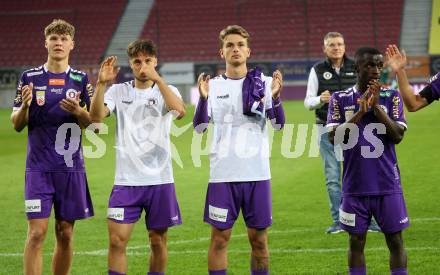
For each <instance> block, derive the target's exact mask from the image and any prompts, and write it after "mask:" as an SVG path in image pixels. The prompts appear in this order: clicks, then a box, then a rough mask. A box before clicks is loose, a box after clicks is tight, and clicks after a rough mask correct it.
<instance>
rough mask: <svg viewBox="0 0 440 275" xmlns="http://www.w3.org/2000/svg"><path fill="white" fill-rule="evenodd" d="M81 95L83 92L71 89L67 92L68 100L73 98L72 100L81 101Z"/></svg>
mask: <svg viewBox="0 0 440 275" xmlns="http://www.w3.org/2000/svg"><path fill="white" fill-rule="evenodd" d="M80 94H81V92H79V91H77V90H75V89H69V90H67V92H66V98H71V99H77V100H78V99H79V95H80Z"/></svg>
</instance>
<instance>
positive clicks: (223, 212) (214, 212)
mask: <svg viewBox="0 0 440 275" xmlns="http://www.w3.org/2000/svg"><path fill="white" fill-rule="evenodd" d="M227 217H228V209H224V208H218V207H215V206H212V205H209V218H210V219H211V220H214V221H218V222H226V218H227Z"/></svg>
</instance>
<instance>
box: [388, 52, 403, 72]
mask: <svg viewBox="0 0 440 275" xmlns="http://www.w3.org/2000/svg"><path fill="white" fill-rule="evenodd" d="M385 57H386V62H387V64H388V66H390V67H391V69H392V70H393V71H394V72H397V71H399V70H402V69H405V66H406V62H407V60H406V54H405V52H403V51H402V52H400V51H399V48H398V47H397V46H396V45H388V47H387V50H386V52H385Z"/></svg>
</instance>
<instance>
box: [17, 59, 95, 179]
mask: <svg viewBox="0 0 440 275" xmlns="http://www.w3.org/2000/svg"><path fill="white" fill-rule="evenodd" d="M30 83H33V90H32V102H31V105H30V107H29V122H28V147H27V159H26V170H27V171H41V172H62V171H84V160H83V156H82V149H81V148H82V147H81V135H79V136H71V134H70V133H71V131H70V130H68V131H67V134H66V137H65V140H63V141H62V142H63V143H64V149H66V150H67V149H69V144H78V142H79V147H78V148H77V150H76V151H74V152H73V154H72V160H73V166H71V165H69V166H71V167H69V166H68V165H67V164H66V163H65V160H64V156H63V155H60V154H58V153H57V150H56V149H55V141H56V135H57V130H58V128H59V127H60V126H61V125H63V124H64V123H76V124H78V120H77V119H76V117H75V116H74V115H72V114H70V113H68V112H66V111H64V110H63V109H61V107H60V101H61V100H63V99H65V98H76V99H79V100H80V105H81V106H83V107H86V108H87V109H88V108H89V106H90V98H91V96H92V94H93V87H92V85H91V84H90V83H89V80H88V77H87V75H86V73H84V72H81V71H77V70H74V69H72V68H70V67H69V68H68V69H67V70H66V72H63V73H58V74H55V73H51V72H49V71H47V68H46V67H45V66H40V67H37V68H34V69H30V70H27V71H25V72H23V74H22V76H21V79H20V81H19V83H18V87H17V94H16V97H15V100H14V110H17V109H18V108H20V106H21V104H22V98H21V87H22V86H24V85H29V84H30ZM74 139H79V140H74Z"/></svg>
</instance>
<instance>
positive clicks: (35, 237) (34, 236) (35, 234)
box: [27, 228, 46, 246]
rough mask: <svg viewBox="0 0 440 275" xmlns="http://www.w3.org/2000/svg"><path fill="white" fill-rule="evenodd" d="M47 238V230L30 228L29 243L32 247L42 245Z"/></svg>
mask: <svg viewBox="0 0 440 275" xmlns="http://www.w3.org/2000/svg"><path fill="white" fill-rule="evenodd" d="M45 237H46V230H45V229H44V228H30V229H29V231H28V237H27V239H28V242H29V243H30V244H31V245H34V246H35V245H41V244H42V243H43V242H44V238H45Z"/></svg>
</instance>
